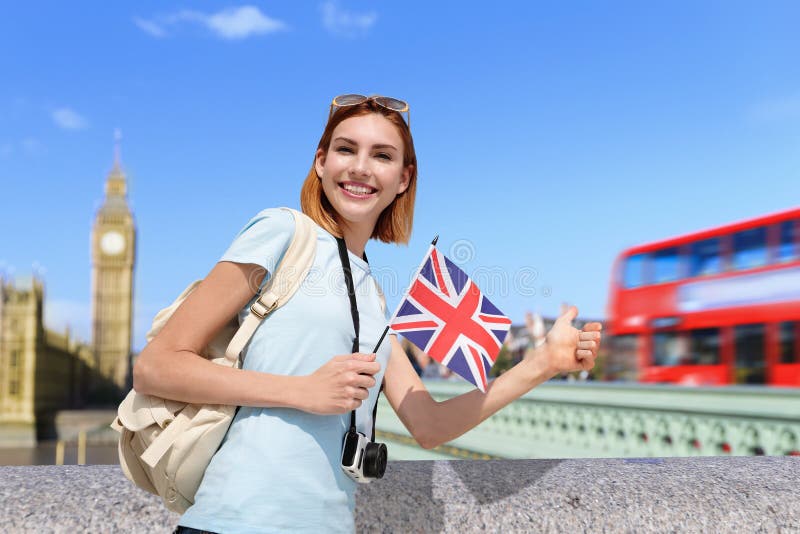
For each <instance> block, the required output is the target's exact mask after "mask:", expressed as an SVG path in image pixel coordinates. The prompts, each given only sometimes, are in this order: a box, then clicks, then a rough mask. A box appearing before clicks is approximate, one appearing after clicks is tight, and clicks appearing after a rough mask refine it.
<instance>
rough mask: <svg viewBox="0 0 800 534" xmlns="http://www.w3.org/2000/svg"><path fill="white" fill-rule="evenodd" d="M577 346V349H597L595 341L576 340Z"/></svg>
mask: <svg viewBox="0 0 800 534" xmlns="http://www.w3.org/2000/svg"><path fill="white" fill-rule="evenodd" d="M578 348H579V349H586V350H591V351H594V350H597V342H596V341H591V340H589V341H578Z"/></svg>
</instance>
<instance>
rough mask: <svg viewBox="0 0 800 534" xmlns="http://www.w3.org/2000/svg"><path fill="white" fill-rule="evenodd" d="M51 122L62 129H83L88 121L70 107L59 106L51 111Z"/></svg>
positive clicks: (87, 124)
mask: <svg viewBox="0 0 800 534" xmlns="http://www.w3.org/2000/svg"><path fill="white" fill-rule="evenodd" d="M53 122H55V123H56V125H57V126H58V127H59V128H63V129H64V130H83V129H85V128H87V127H88V126H89V123H88V122H87V121H86V119H85V118H83V117H82V116H81V115H79V114H78V113H77V112H75V111H74V110H71V109H70V108H59V109H57V110H55V111H54V112H53Z"/></svg>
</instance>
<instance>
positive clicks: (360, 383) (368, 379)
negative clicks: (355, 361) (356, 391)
mask: <svg viewBox="0 0 800 534" xmlns="http://www.w3.org/2000/svg"><path fill="white" fill-rule="evenodd" d="M376 383H377V382H376V381H375V379H374V378H373V377H372V375H356V376H355V378H353V385H354V386H357V387H360V388H367V389H369V388H372V387H375V384H376Z"/></svg>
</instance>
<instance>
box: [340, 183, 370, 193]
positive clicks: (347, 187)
mask: <svg viewBox="0 0 800 534" xmlns="http://www.w3.org/2000/svg"><path fill="white" fill-rule="evenodd" d="M342 187H343V188H344V189H345V190H347V191H349V192H350V193H353V194H355V195H367V194H369V193H372V189H370V188H368V187H362V186H358V185H350V184H342Z"/></svg>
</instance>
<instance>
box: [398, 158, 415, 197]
mask: <svg viewBox="0 0 800 534" xmlns="http://www.w3.org/2000/svg"><path fill="white" fill-rule="evenodd" d="M413 170H414V166H413V165H407V166H406V167H405V168H404V169H403V174H402V175H401V176H400V188H399V189H398V190H397V194H398V195H402V194H403V193H405V192H406V189H408V185H409V184H410V183H411V171H413Z"/></svg>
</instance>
